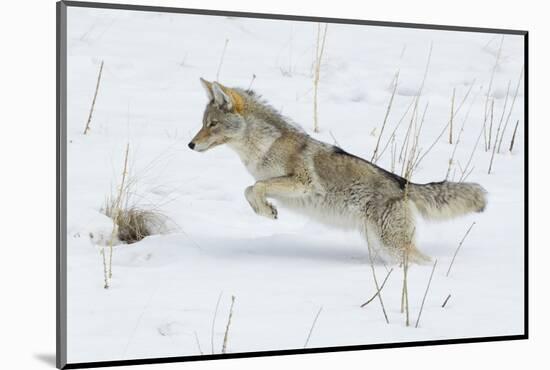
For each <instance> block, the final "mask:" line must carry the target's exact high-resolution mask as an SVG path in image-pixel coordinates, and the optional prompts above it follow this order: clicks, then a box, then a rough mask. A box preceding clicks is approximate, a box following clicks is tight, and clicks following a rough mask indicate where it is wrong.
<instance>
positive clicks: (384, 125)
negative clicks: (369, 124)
mask: <svg viewBox="0 0 550 370" xmlns="http://www.w3.org/2000/svg"><path fill="white" fill-rule="evenodd" d="M398 82H399V70H398V71H397V72H396V73H395V83H394V85H393V91H392V93H391V97H390V101H389V102H388V108H387V109H386V115H385V116H384V121H383V122H382V128H381V129H380V134H379V135H378V140H376V146H375V147H374V152H373V153H372V158H371V161H372V162H373V163H376V155H377V154H378V147H379V146H380V140H381V139H382V134H383V133H384V128H385V127H386V123H387V122H388V117H389V115H390V111H391V107H392V104H393V98H394V97H395V92H396V91H397V84H398Z"/></svg>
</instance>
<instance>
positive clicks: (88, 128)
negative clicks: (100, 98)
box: [83, 61, 103, 135]
mask: <svg viewBox="0 0 550 370" xmlns="http://www.w3.org/2000/svg"><path fill="white" fill-rule="evenodd" d="M102 72H103V61H101V65H100V66H99V73H98V74H97V82H96V85H95V92H94V98H93V100H92V106H91V107H90V113H89V114H88V120H87V121H86V127H85V128H84V132H83V134H84V135H86V134H87V133H88V131H90V123H91V122H92V115H93V114H94V108H95V101H96V99H97V93H98V92H99V84H100V82H101V74H102Z"/></svg>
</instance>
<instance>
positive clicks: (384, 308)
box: [365, 230, 390, 324]
mask: <svg viewBox="0 0 550 370" xmlns="http://www.w3.org/2000/svg"><path fill="white" fill-rule="evenodd" d="M365 236H366V237H367V247H368V249H369V260H370V267H371V270H372V277H373V279H374V285H375V287H376V292H377V293H378V294H377V296H378V300H379V301H380V306H381V307H382V312H383V313H384V318H385V319H386V324H389V323H390V321H389V320H388V314H387V313H386V307H385V306H384V301H383V300H382V293H381V290H382V288H381V287H380V286H379V285H378V279H377V278H376V269H375V268H374V260H373V256H372V248H371V243H370V240H369V231H368V230H367V231H366V232H365Z"/></svg>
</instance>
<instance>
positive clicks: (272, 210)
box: [261, 202, 277, 220]
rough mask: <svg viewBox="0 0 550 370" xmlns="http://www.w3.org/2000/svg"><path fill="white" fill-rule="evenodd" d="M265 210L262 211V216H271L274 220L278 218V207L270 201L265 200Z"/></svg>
mask: <svg viewBox="0 0 550 370" xmlns="http://www.w3.org/2000/svg"><path fill="white" fill-rule="evenodd" d="M265 207H266V208H265V212H262V213H261V215H262V216H265V217H267V218H271V219H273V220H276V219H277V208H276V207H275V206H274V205H273V204H271V203H269V202H265Z"/></svg>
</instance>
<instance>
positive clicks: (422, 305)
mask: <svg viewBox="0 0 550 370" xmlns="http://www.w3.org/2000/svg"><path fill="white" fill-rule="evenodd" d="M436 265H437V260H435V262H434V266H433V267H432V273H431V274H430V280H428V286H427V287H426V291H425V292H424V297H423V298H422V304H421V305H420V312H418V317H417V318H416V324H415V325H414V327H415V328H418V323H419V322H420V316H421V315H422V310H423V309H424V302H426V296H427V295H428V290H430V284H431V283H432V278H433V276H434V271H435V266H436Z"/></svg>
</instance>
